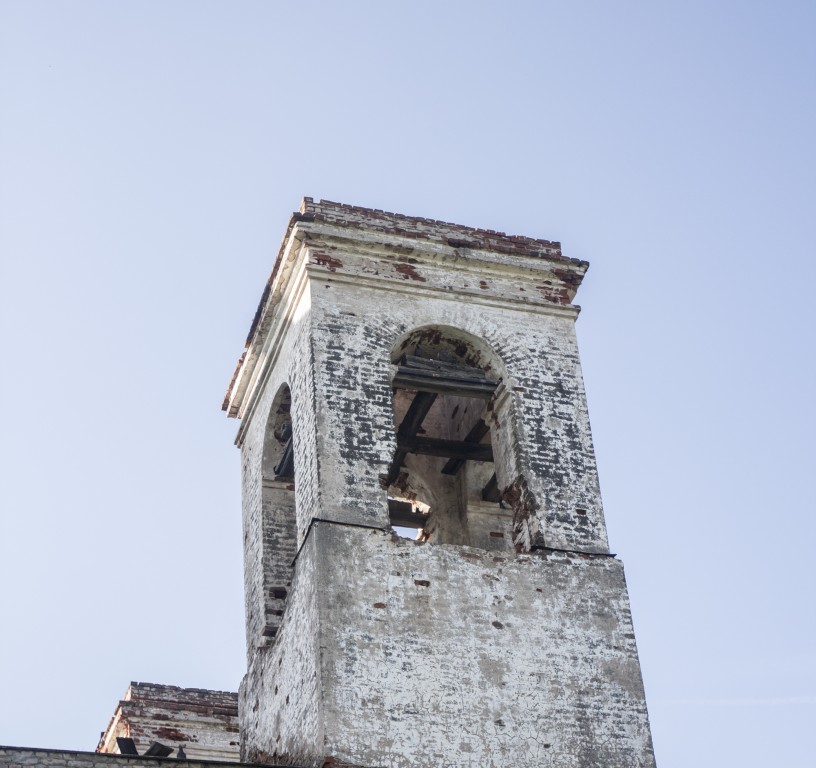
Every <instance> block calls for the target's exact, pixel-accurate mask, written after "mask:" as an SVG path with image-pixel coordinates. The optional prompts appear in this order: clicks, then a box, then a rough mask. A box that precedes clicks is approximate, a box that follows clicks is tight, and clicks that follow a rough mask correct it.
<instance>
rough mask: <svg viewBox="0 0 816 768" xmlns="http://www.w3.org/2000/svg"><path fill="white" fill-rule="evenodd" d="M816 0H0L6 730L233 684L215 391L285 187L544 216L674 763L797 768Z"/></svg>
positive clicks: (34, 731) (808, 573)
mask: <svg viewBox="0 0 816 768" xmlns="http://www.w3.org/2000/svg"><path fill="white" fill-rule="evenodd" d="M815 38H816V8H814V6H813V5H812V3H808V2H775V3H771V2H745V1H743V2H716V1H713V2H712V1H709V2H699V1H697V2H695V1H694V0H692V1H688V0H687V1H685V2H674V1H672V2H657V3H655V2H645V1H644V2H639V3H635V2H619V3H609V2H583V1H580V0H579V1H577V2H571V3H563V2H562V3H551V2H544V1H542V2H507V3H504V4H499V3H487V2H438V3H427V2H412V3H403V4H398V3H382V2H381V3H374V2H370V3H362V2H343V3H340V2H336V3H328V2H310V3H282V2H279V3H275V2H272V1H271V0H269V1H268V2H229V3H228V2H221V3H215V2H192V1H188V2H182V1H176V2H148V1H146V0H141V1H140V2H128V1H124V0H123V1H121V2H79V1H74V2H64V1H63V2H39V0H20V1H18V2H10V1H9V0H0V258H1V259H2V260H1V261H0V270H2V272H0V291H1V292H2V294H1V295H0V313H1V314H0V323H1V325H0V328H1V330H2V345H3V346H2V349H3V356H2V360H3V375H2V377H0V387H2V393H0V394H2V402H3V403H4V404H5V415H4V418H3V426H2V430H0V467H2V475H1V476H0V514H2V528H1V529H0V542H2V553H1V554H0V626H2V631H0V743H6V744H15V745H24V746H25V745H28V746H34V745H44V746H55V747H64V748H72V749H93V748H94V747H95V744H96V739H97V737H98V734H99V731H100V730H102V729H103V728H104V727H105V726H106V725H107V721H108V718H109V717H110V716H111V714H112V713H113V709H114V707H115V705H116V702H117V700H118V698H119V697H120V695H121V694H122V693H123V692H124V689H125V687H126V686H127V683H128V681H129V680H131V679H134V680H144V681H152V682H166V683H172V684H177V685H188V686H200V687H211V688H223V689H233V690H235V689H237V686H238V683H239V680H240V677H241V675H242V674H243V671H244V647H243V642H244V641H243V596H242V575H241V568H242V564H241V531H240V499H239V494H240V491H239V466H238V453H237V450H236V449H235V448H234V447H233V445H232V441H233V437H234V434H235V431H236V428H237V423H236V422H234V421H228V420H227V419H226V418H225V417H224V415H223V414H222V413H221V411H220V403H221V399H222V396H223V393H224V390H225V389H226V386H227V383H228V381H229V377H230V375H231V373H232V370H233V367H234V363H235V360H236V358H237V357H238V355H239V353H240V351H241V349H242V346H243V340H244V337H245V335H246V332H247V330H248V328H249V323H250V321H251V319H252V316H253V313H254V310H255V307H256V305H257V301H258V299H259V296H260V293H261V290H262V288H263V285H264V282H265V280H266V278H267V276H268V273H269V271H270V269H271V266H272V260H273V258H274V256H275V254H276V251H277V247H278V244H279V242H280V238H281V237H282V235H283V232H284V229H285V226H286V222H287V218H288V215H289V213H290V212H291V211H292V210H294V209H295V208H296V207H297V205H298V203H299V200H300V198H301V197H302V196H303V195H310V196H313V197H315V198H321V197H322V198H328V199H332V200H340V201H343V202H348V203H354V204H358V205H367V206H372V207H377V208H384V209H386V210H392V211H399V212H403V213H408V214H413V215H419V216H429V217H433V218H438V219H445V220H449V221H454V222H458V223H462V224H468V225H473V226H481V227H487V228H492V229H499V230H503V231H507V232H511V233H516V234H525V235H530V236H535V237H544V238H549V239H555V240H561V241H562V243H563V248H564V252H565V253H566V254H567V255H569V256H573V257H577V258H581V259H587V260H588V261H590V262H591V264H592V267H591V269H590V272H589V274H588V276H587V279H586V281H585V284H584V286H583V288H582V289H581V291H580V292H579V295H578V301H579V303H580V304H581V305H582V306H583V307H584V311H583V313H582V315H581V317H580V319H579V321H578V333H579V340H580V342H581V351H582V359H583V364H584V374H585V378H586V384H587V391H588V396H589V404H590V416H591V419H592V424H593V431H594V438H595V443H596V448H597V452H598V462H599V468H600V473H601V483H602V489H603V493H604V500H605V507H606V514H607V523H608V527H609V533H610V540H611V543H612V548H613V551H615V552H617V553H618V554H619V555H620V557H621V558H622V559H623V560H624V562H625V564H626V569H627V577H628V582H629V588H630V594H631V599H632V608H633V613H634V620H635V628H636V633H637V639H638V646H639V649H640V654H641V663H642V666H643V673H644V679H645V684H646V692H647V700H648V704H649V710H650V714H651V718H652V727H653V733H654V739H655V748H656V753H657V758H658V763H659V765H660V766H661V768H685V767H686V766H690V765H693V766H695V768H714V766H716V767H717V768H721V766H723V765H739V766H741V768H760V767H761V768H767V766H769V765H779V766H785V768H813V766H814V765H816V762H814V757H813V750H812V747H811V745H810V741H811V733H810V732H811V731H812V728H813V724H814V722H816V609H815V608H814V590H815V589H816V577H814V565H813V561H814V555H813V542H814V538H816V522H815V519H816V515H814V512H816V510H814V502H813V490H812V489H813V482H814V476H816V471H814V470H816V466H815V465H816V461H815V460H814V458H815V454H816V451H814V448H813V442H812V441H813V435H814V431H816V429H815V428H816V407H815V406H814V390H816V386H814V378H816V376H815V375H814V359H813V358H814V352H813V346H814V345H813V331H814V320H815V319H816V318H815V317H814V315H816V312H814V308H813V307H814V304H813V300H812V299H811V295H810V294H811V286H812V284H813V282H814V278H816V268H814V260H813V256H814V253H813V251H814V249H813V246H812V244H811V239H812V233H811V230H812V227H813V219H814V201H815V199H816V195H815V194H814V187H815V186H816V181H815V180H816V153H815V152H814V136H816V106H814V105H815V104H816V99H815V98H814V97H816V88H814V86H815V85H816V53H814V44H813V41H814V39H815Z"/></svg>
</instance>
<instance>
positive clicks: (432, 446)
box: [397, 437, 493, 461]
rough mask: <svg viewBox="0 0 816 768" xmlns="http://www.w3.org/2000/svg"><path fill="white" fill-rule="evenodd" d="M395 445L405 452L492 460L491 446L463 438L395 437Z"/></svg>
mask: <svg viewBox="0 0 816 768" xmlns="http://www.w3.org/2000/svg"><path fill="white" fill-rule="evenodd" d="M397 447H398V448H399V449H400V450H403V451H405V452H406V453H418V454H421V455H423V456H443V457H446V458H458V459H464V460H465V461H468V460H472V461H493V448H492V446H490V445H481V444H480V443H466V442H465V441H464V440H442V439H440V438H437V437H403V438H400V437H398V438H397Z"/></svg>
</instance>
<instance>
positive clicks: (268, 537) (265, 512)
mask: <svg viewBox="0 0 816 768" xmlns="http://www.w3.org/2000/svg"><path fill="white" fill-rule="evenodd" d="M291 407H292V396H291V393H290V391H289V387H288V386H287V385H286V384H283V385H281V387H280V389H279V390H278V392H277V394H276V395H275V399H274V400H273V401H272V407H271V408H270V410H269V417H268V419H267V423H266V431H265V434H264V449H263V457H262V468H263V483H262V485H263V487H262V521H261V527H262V530H261V537H260V543H261V551H262V561H263V584H262V585H259V586H260V589H261V590H262V594H263V621H262V625H263V626H262V628H261V634H262V636H263V638H264V642H270V641H271V640H272V639H273V638H274V637H275V636H276V635H277V632H278V629H279V628H280V624H281V621H282V618H283V612H284V608H285V602H286V597H287V595H288V593H289V588H290V587H291V583H292V561H293V560H294V557H295V553H296V533H295V530H296V524H295V461H294V436H293V430H292V416H291Z"/></svg>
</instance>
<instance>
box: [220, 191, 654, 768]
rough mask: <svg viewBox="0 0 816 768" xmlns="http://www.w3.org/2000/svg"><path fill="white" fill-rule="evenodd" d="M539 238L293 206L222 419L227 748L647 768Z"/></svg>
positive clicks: (621, 619)
mask: <svg viewBox="0 0 816 768" xmlns="http://www.w3.org/2000/svg"><path fill="white" fill-rule="evenodd" d="M586 269H587V264H586V262H583V261H577V260H575V259H570V258H566V257H565V256H563V255H562V253H561V248H560V246H559V244H558V243H553V242H548V241H545V240H534V239H530V238H526V237H515V236H507V235H504V234H502V233H499V232H493V231H486V230H479V229H471V228H468V227H462V226H456V225H452V224H446V223H443V222H438V221H431V220H428V219H421V218H412V217H408V216H402V215H396V214H391V213H384V212H382V211H376V210H369V209H364V208H356V207H352V206H347V205H340V204H337V203H331V202H327V201H322V202H317V203H316V202H314V201H313V200H312V199H310V198H305V199H304V201H303V203H302V205H301V208H300V210H299V212H297V213H295V214H294V215H293V216H292V218H291V220H290V222H289V226H288V228H287V231H286V234H285V236H284V238H283V243H282V245H281V248H280V252H279V253H278V256H277V260H276V261H275V265H274V269H273V271H272V275H271V277H270V279H269V282H268V284H267V286H266V288H265V290H264V293H263V296H262V299H261V303H260V306H259V308H258V311H257V314H256V316H255V319H254V321H253V323H252V327H251V330H250V334H249V338H248V341H247V345H246V350H245V352H244V354H243V356H242V357H241V359H240V361H239V363H238V367H237V369H236V371H235V374H234V376H233V379H232V382H231V383H230V386H229V390H228V392H227V396H226V399H225V401H224V409H225V410H226V412H227V414H228V415H229V416H232V417H238V418H240V419H241V425H240V429H239V431H238V436H237V445H238V446H239V447H240V450H241V457H242V473H243V526H244V548H245V552H244V556H245V588H246V628H247V663H248V671H247V674H246V676H245V678H244V680H243V683H242V685H241V689H240V695H239V718H240V722H241V738H240V742H241V758H242V760H244V761H247V762H258V763H278V764H284V765H299V766H313V767H314V768H318V767H319V766H327V765H334V766H370V767H373V766H387V767H388V768H408V767H409V766H412V767H415V766H416V767H418V766H427V768H430V767H431V766H451V767H454V766H455V767H462V768H464V767H465V766H472V767H473V768H475V767H476V766H480V767H483V766H496V767H497V768H498V767H499V766H503V767H507V766H525V768H529V766H534V765H545V766H558V767H559V768H579V767H580V768H589V767H590V766H592V767H596V766H597V767H598V768H601V767H603V768H610V767H612V766H620V768H635V767H643V768H645V767H647V766H654V764H655V763H654V755H653V750H652V743H651V737H650V732H649V721H648V715H647V711H646V702H645V698H644V692H643V684H642V680H641V673H640V666H639V663H638V657H637V649H636V646H635V637H634V634H633V630H632V621H631V615H630V610H629V603H628V597H627V591H626V584H625V580H624V574H623V565H622V563H621V562H620V561H619V560H618V559H617V558H616V557H615V556H614V555H611V554H610V552H609V547H608V543H607V536H606V528H605V523H604V517H603V511H602V507H601V497H600V492H599V487H598V477H597V470H596V465H595V455H594V450H593V446H592V438H591V435H590V427H589V419H588V415H587V407H586V399H585V394H584V386H583V382H582V378H581V368H580V362H579V358H578V349H577V345H576V337H575V327H574V325H575V319H576V317H577V315H578V307H576V306H575V305H573V304H572V301H573V299H574V296H575V292H576V290H577V289H578V286H579V285H580V283H581V280H582V278H583V276H584V273H585V271H586Z"/></svg>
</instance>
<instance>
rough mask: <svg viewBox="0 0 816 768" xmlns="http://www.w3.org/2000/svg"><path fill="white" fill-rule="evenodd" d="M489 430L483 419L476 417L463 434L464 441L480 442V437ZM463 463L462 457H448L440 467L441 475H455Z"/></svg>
mask: <svg viewBox="0 0 816 768" xmlns="http://www.w3.org/2000/svg"><path fill="white" fill-rule="evenodd" d="M488 432H490V427H488V426H487V424H485V423H484V419H478V420H477V421H476V423H475V424H474V425H473V428H472V429H471V430H470V432H468V433H467V434H466V435H465V442H466V443H480V442H482V438H483V437H484V436H485V435H486V434H487V433H488ZM464 464H465V461H464V459H449V460H448V462H447V464H445V466H444V467H442V474H443V475H455V474H456V473H457V472H458V471H459V470H460V469H461V468H462V467H463V466H464Z"/></svg>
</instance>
